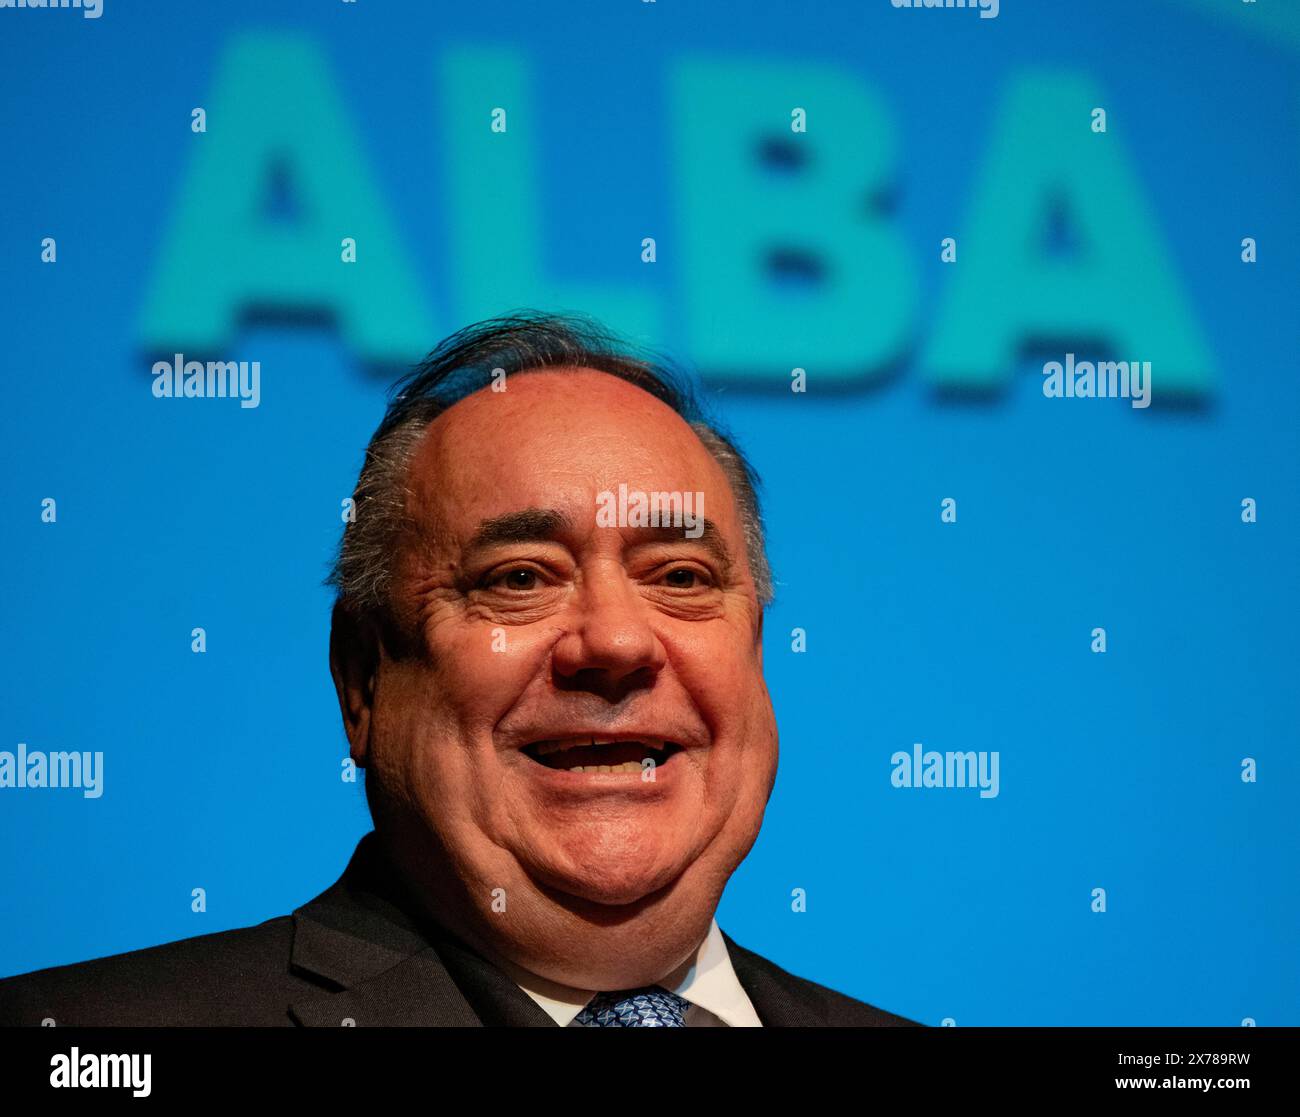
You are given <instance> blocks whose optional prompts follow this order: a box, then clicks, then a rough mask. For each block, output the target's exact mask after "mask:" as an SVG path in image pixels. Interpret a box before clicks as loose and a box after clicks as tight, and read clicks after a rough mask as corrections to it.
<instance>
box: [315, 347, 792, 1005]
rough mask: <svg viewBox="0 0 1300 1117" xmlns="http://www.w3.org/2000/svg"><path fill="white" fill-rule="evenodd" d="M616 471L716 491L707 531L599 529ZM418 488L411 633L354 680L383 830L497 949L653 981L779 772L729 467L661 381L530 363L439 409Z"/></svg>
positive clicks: (614, 983)
mask: <svg viewBox="0 0 1300 1117" xmlns="http://www.w3.org/2000/svg"><path fill="white" fill-rule="evenodd" d="M621 485H624V486H626V487H627V490H628V491H629V493H636V492H638V491H639V492H643V493H647V494H649V493H652V492H656V493H680V494H690V498H691V499H692V500H693V501H696V500H698V499H699V498H698V497H696V495H695V494H700V493H702V494H703V498H702V508H699V507H696V506H695V505H692V506H691V508H692V511H694V512H699V513H702V515H703V517H704V519H705V520H706V521H707V523H706V524H705V525H704V530H703V532H700V531H699V530H698V528H697V529H696V530H695V531H693V532H690V533H689V534H690V535H697V536H698V537H697V538H689V537H688V532H687V531H685V530H684V529H683V528H682V527H677V528H676V529H675V530H663V529H659V530H656V529H654V528H645V527H633V526H602V525H605V524H608V520H607V519H606V518H605V517H603V516H602V517H600V518H599V519H598V511H599V510H600V508H601V503H600V494H602V493H614V494H617V493H618V492H619V489H620V486H621ZM410 489H411V494H412V497H411V502H410V504H409V511H410V513H411V516H412V519H413V521H414V523H415V524H416V525H417V530H418V536H419V537H418V539H417V540H414V541H412V542H410V543H409V544H408V545H407V546H406V547H405V548H404V549H403V551H402V553H401V555H400V558H399V560H398V562H397V569H396V574H395V577H394V584H393V588H392V595H391V596H392V606H393V613H394V615H395V616H396V618H397V622H398V625H399V627H400V628H401V629H402V630H403V631H404V632H406V633H407V634H408V639H409V642H410V646H409V649H407V651H405V652H404V653H403V654H401V655H398V656H394V655H392V654H391V653H390V652H389V651H388V650H383V649H381V650H380V651H379V653H378V656H377V659H376V661H375V663H374V665H373V669H367V671H366V672H364V673H365V674H367V675H368V676H369V681H367V682H364V683H361V684H357V685H349V684H348V683H347V682H346V681H344V682H341V683H340V689H341V696H342V699H343V704H344V714H345V720H346V721H347V723H348V730H349V736H350V738H351V740H352V746H353V756H354V757H355V758H356V759H357V761H358V763H361V764H364V765H366V766H367V768H368V769H369V772H368V777H367V778H368V788H369V791H370V793H371V802H372V807H373V808H374V810H375V815H376V824H377V827H378V829H379V831H380V834H381V836H383V837H384V839H385V842H386V844H387V845H388V847H389V848H390V851H391V852H392V854H393V856H394V857H395V858H396V859H397V860H398V861H399V863H400V864H401V866H402V868H403V869H404V870H405V873H406V875H407V876H408V877H410V878H412V879H414V880H415V881H417V882H418V889H419V891H420V893H421V895H422V896H423V898H424V899H425V901H426V903H427V905H428V908H429V910H430V912H432V913H433V914H434V915H435V917H436V918H438V919H439V920H441V921H442V922H444V923H445V924H447V925H449V926H450V927H451V929H452V930H453V931H455V932H457V933H458V934H459V935H460V936H461V937H462V938H464V939H465V940H466V941H468V942H470V943H471V944H472V945H474V946H476V947H477V948H478V949H480V950H481V951H483V952H485V953H487V954H488V955H489V956H497V957H500V958H505V959H506V960H508V961H510V962H513V963H515V964H517V965H521V966H523V967H525V968H527V969H529V970H531V971H532V972H534V973H538V974H540V975H542V976H544V977H547V978H549V979H551V980H554V981H559V982H562V983H565V984H569V985H576V986H579V987H582V988H591V989H616V988H628V987H633V986H635V985H638V984H642V983H648V982H653V981H656V980H658V978H660V977H661V976H663V974H664V973H666V972H667V971H668V970H670V969H671V968H673V967H675V966H676V965H677V964H678V963H680V962H681V961H683V960H684V959H685V958H686V957H687V956H688V955H689V954H690V953H691V951H693V950H694V948H695V946H696V945H697V944H698V943H699V941H700V939H701V938H702V937H703V936H704V934H705V932H706V931H707V929H708V923H709V920H710V918H711V917H712V914H713V912H714V909H715V907H716V904H717V901H718V898H719V896H720V895H721V892H722V889H723V887H724V886H725V884H726V882H727V879H728V877H729V876H730V875H731V873H732V871H733V870H734V869H735V867H736V865H737V864H738V863H739V862H740V861H741V860H742V859H743V858H744V856H745V854H746V853H748V851H749V849H750V847H751V846H752V844H753V842H754V839H755V838H756V836H757V834H758V830H759V826H760V824H761V822H762V817H763V810H764V807H765V805H766V803H767V799H768V796H769V794H770V792H771V789H772V784H773V781H774V779H775V773H776V760H777V735H776V725H775V720H774V717H773V712H772V706H771V702H770V699H769V697H768V693H767V689H766V686H765V684H764V681H763V673H762V650H761V642H760V637H761V630H762V625H761V616H762V614H761V610H760V607H759V604H758V600H757V595H756V590H755V585H754V581H753V577H752V575H751V571H750V569H749V565H748V562H747V559H746V550H745V537H744V530H743V525H742V523H741V520H740V515H739V511H738V509H737V506H736V501H735V499H734V497H733V495H732V491H731V487H730V485H729V483H728V481H727V478H726V475H725V474H724V472H723V471H722V469H721V467H720V466H719V465H718V463H717V462H716V461H715V460H714V458H713V457H712V456H711V455H710V453H709V452H708V450H707V449H706V448H705V447H704V445H703V444H702V443H701V442H700V441H699V439H698V438H697V437H696V435H695V433H694V432H693V431H692V430H691V429H690V427H689V426H688V425H687V424H686V422H685V421H684V420H683V419H682V418H681V417H680V416H678V415H677V414H676V413H675V412H673V411H672V409H671V408H669V407H667V406H666V405H664V404H663V403H661V402H659V401H658V400H656V399H655V398H654V397H652V396H650V395H649V394H648V393H646V392H643V391H642V390H640V389H638V388H636V387H634V386H632V385H630V384H628V383H626V382H624V381H621V380H619V379H617V378H616V377H613V376H610V375H607V374H605V373H602V372H597V371H594V370H580V371H566V372H564V373H560V372H556V371H542V372H529V373H526V374H518V375H516V376H514V377H512V378H511V379H510V380H509V383H508V388H507V390H506V391H505V392H492V391H490V390H483V391H480V392H477V393H475V394H474V395H471V396H469V397H467V398H466V399H464V400H462V401H460V402H459V403H457V404H456V405H455V406H453V407H452V408H450V409H449V410H448V411H446V412H445V413H444V414H443V415H441V416H440V417H439V418H438V419H437V420H435V421H434V422H433V423H432V424H431V425H430V427H429V429H428V431H427V433H426V435H425V437H424V439H423V441H422V443H421V445H420V448H419V449H418V451H417V452H416V455H415V459H414V461H413V464H412V467H411V474H410ZM348 675H351V676H352V677H355V676H356V672H355V670H352V671H348V670H345V671H343V672H342V674H340V672H339V669H338V668H337V667H336V678H344V677H345V676H348ZM647 761H648V762H649V763H647ZM601 768H612V769H614V770H612V771H602V770H599V769H601ZM592 769H596V770H592Z"/></svg>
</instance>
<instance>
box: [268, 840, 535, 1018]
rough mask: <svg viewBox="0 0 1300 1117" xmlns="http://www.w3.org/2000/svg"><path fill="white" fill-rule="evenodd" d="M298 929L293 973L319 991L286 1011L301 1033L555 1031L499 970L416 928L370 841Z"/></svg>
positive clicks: (302, 916)
mask: <svg viewBox="0 0 1300 1117" xmlns="http://www.w3.org/2000/svg"><path fill="white" fill-rule="evenodd" d="M293 920H294V933H293V946H292V949H291V954H290V967H291V968H292V970H293V972H294V973H296V974H298V975H299V976H303V977H308V978H310V979H311V980H312V981H313V982H314V983H315V984H316V985H317V986H318V987H319V988H318V990H316V991H311V992H307V993H305V994H304V995H303V996H301V997H299V998H297V999H296V1000H295V1001H294V1002H293V1004H292V1005H290V1006H289V1013H290V1015H291V1016H292V1017H293V1019H294V1020H296V1021H297V1022H298V1023H299V1024H301V1025H303V1026H304V1027H332V1028H337V1027H340V1026H348V1025H347V1023H346V1022H347V1021H351V1023H352V1025H354V1026H356V1027H375V1026H381V1027H453V1028H454V1027H461V1028H464V1027H481V1026H483V1025H485V1024H486V1025H510V1026H515V1027H546V1026H550V1027H554V1026H555V1022H554V1021H553V1020H552V1019H551V1018H550V1017H549V1016H548V1015H547V1014H546V1013H545V1011H543V1010H542V1008H541V1007H540V1006H539V1005H538V1004H537V1003H536V1002H535V1001H534V1000H533V999H532V998H531V997H529V996H528V994H527V993H525V992H524V991H523V990H522V989H520V988H519V986H518V985H516V984H515V983H514V982H513V981H512V980H511V979H510V978H509V977H507V976H506V975H505V974H504V973H502V972H501V971H500V970H498V969H497V968H496V967H495V966H492V965H491V964H490V963H488V962H487V961H485V960H484V959H482V958H480V957H479V956H478V955H476V954H475V953H473V951H471V950H469V949H468V948H467V947H465V946H464V945H462V944H461V943H459V942H457V941H455V940H454V939H452V938H450V937H449V936H447V935H446V934H445V932H443V931H442V929H441V928H437V927H431V926H427V925H426V926H417V924H416V923H415V922H414V921H413V920H412V919H411V917H410V916H409V915H408V914H407V913H406V911H405V910H404V906H403V904H402V900H401V897H400V894H399V893H398V892H397V890H396V889H395V888H394V887H393V880H392V878H391V876H390V875H389V874H388V872H387V870H386V866H385V865H384V863H383V860H382V855H381V854H380V852H379V850H378V847H377V843H376V842H375V839H374V835H373V834H368V835H366V837H364V838H362V839H361V842H360V843H359V844H358V846H357V849H356V852H355V853H354V854H353V855H352V859H351V861H349V863H348V867H347V869H346V870H344V873H343V876H342V877H341V878H340V879H339V880H338V881H337V882H336V883H335V884H334V885H332V886H331V887H330V888H329V889H327V890H326V891H325V892H323V893H322V894H321V895H320V896H318V897H316V899H314V900H312V901H311V902H310V903H308V904H304V905H303V906H302V907H301V908H299V909H298V910H297V911H295V912H294V913H293Z"/></svg>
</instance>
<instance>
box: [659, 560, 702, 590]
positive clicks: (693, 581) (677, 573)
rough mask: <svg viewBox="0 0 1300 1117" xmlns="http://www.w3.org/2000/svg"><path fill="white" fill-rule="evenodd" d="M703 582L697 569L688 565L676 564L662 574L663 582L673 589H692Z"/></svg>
mask: <svg viewBox="0 0 1300 1117" xmlns="http://www.w3.org/2000/svg"><path fill="white" fill-rule="evenodd" d="M703 583H704V578H703V577H702V576H701V574H700V572H699V571H698V570H692V569H691V568H690V567H689V566H677V567H674V568H673V569H672V570H670V571H668V573H667V574H665V575H664V584H665V585H667V586H671V587H672V588H673V589H675V590H693V589H695V588H696V587H697V586H699V585H702V584H703Z"/></svg>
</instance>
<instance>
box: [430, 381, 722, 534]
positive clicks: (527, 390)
mask: <svg viewBox="0 0 1300 1117" xmlns="http://www.w3.org/2000/svg"><path fill="white" fill-rule="evenodd" d="M410 481H411V489H412V495H413V497H414V498H415V500H416V506H415V508H414V509H413V510H414V511H416V512H417V513H419V514H423V515H436V517H437V518H438V519H439V520H442V521H443V526H444V527H445V528H450V529H451V530H452V531H453V532H454V533H455V534H457V535H461V534H463V533H464V532H466V531H469V532H474V531H476V530H477V529H478V526H479V524H480V523H481V522H483V521H486V520H490V519H493V518H495V517H498V516H502V515H507V514H510V513H514V512H519V511H523V510H526V509H530V508H531V509H539V508H540V509H554V510H557V511H559V512H561V513H562V514H563V515H565V516H567V517H569V518H570V519H571V520H575V521H579V522H580V521H582V520H587V519H590V518H591V517H593V516H594V515H595V513H596V510H597V506H598V502H599V497H600V495H601V494H602V493H617V492H618V491H619V490H620V488H623V489H626V490H627V491H628V492H630V493H633V494H635V493H638V492H644V493H645V494H646V495H647V498H649V497H652V496H653V495H654V494H659V496H660V497H662V498H664V499H671V498H672V494H682V495H683V496H684V495H685V494H687V493H690V494H691V495H692V497H695V494H698V493H704V494H705V496H706V498H708V499H709V503H710V505H711V507H710V509H709V515H710V517H711V518H712V519H715V520H717V519H719V517H723V518H725V517H726V516H727V510H728V508H729V506H730V504H731V492H730V486H729V484H728V482H727V479H726V476H725V474H724V473H723V472H722V469H721V467H720V466H719V465H718V463H717V462H716V461H715V460H714V458H713V456H712V455H711V454H710V453H709V451H708V449H707V448H706V447H705V446H704V445H703V443H701V442H700V440H699V438H698V437H697V436H696V434H695V432H694V431H693V430H692V429H691V428H690V426H689V425H688V424H687V423H686V421H685V420H684V419H683V418H682V417H681V416H680V415H678V414H677V413H676V412H674V411H673V410H672V409H671V408H670V407H668V406H667V405H666V404H664V403H662V402H661V401H659V400H657V399H655V398H654V397H653V396H651V395H650V394H649V393H647V392H644V391H642V390H641V389H639V388H637V387H635V386H634V385H631V384H628V383H626V382H624V381H621V380H619V379H618V378H617V377H614V376H610V375H608V374H606V373H600V372H595V371H593V370H581V371H574V372H566V373H559V372H556V371H551V370H548V371H544V372H535V373H527V374H518V375H516V376H515V377H514V378H512V379H510V380H508V381H507V385H506V390H505V391H504V392H492V391H491V389H490V388H488V389H482V390H480V391H479V392H476V393H474V394H473V395H472V396H468V397H466V398H465V399H464V400H461V401H460V402H458V403H457V404H455V405H454V406H453V407H451V408H449V409H448V410H447V411H446V412H444V413H443V414H442V415H440V416H439V417H438V418H437V419H435V420H434V422H433V423H431V424H430V426H429V428H428V429H427V431H426V432H425V437H424V439H423V440H422V442H421V445H420V447H419V449H418V450H417V452H416V455H415V459H414V461H413V462H412V466H411V478H410ZM696 502H697V503H698V497H696ZM724 526H726V525H724Z"/></svg>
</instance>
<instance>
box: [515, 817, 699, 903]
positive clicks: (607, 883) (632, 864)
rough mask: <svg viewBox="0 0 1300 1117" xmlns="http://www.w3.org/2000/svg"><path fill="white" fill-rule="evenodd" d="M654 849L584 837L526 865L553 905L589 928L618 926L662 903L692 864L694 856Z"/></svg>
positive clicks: (561, 844) (563, 843) (641, 844)
mask: <svg viewBox="0 0 1300 1117" xmlns="http://www.w3.org/2000/svg"><path fill="white" fill-rule="evenodd" d="M670 840H673V841H674V842H675V841H679V840H680V839H679V838H678V837H677V836H676V835H672V837H671V839H670ZM657 845H658V843H655V844H654V845H652V844H649V843H647V842H645V841H644V840H642V841H640V842H636V843H635V844H631V845H628V844H624V845H623V847H622V848H618V845H617V844H616V843H602V842H595V843H593V842H592V834H591V833H590V831H588V832H587V833H584V834H582V835H580V836H578V840H576V841H573V842H566V841H564V840H563V839H562V838H561V839H559V840H555V841H553V842H552V844H551V846H550V848H551V850H552V851H553V852H552V854H551V856H549V857H546V858H544V859H540V860H534V859H531V858H529V859H525V861H524V864H525V870H526V871H527V872H528V874H529V876H531V877H532V879H533V881H534V883H535V884H537V886H538V887H539V889H540V890H541V891H542V892H543V893H544V894H546V895H547V897H548V898H549V899H550V900H552V901H553V902H555V903H557V904H560V905H561V906H563V907H567V908H569V909H570V910H571V911H573V912H574V914H576V915H580V916H583V917H584V918H587V919H590V920H592V921H593V922H601V923H603V922H610V923H616V922H619V921H620V920H622V919H626V918H631V917H633V916H635V915H636V914H637V912H638V910H639V909H640V908H642V907H645V906H646V905H647V904H650V903H653V902H654V901H655V900H656V899H658V898H660V896H661V895H662V893H663V892H664V891H665V890H667V889H668V888H670V887H671V886H672V884H673V883H674V882H675V881H676V880H677V879H678V878H679V877H680V876H681V875H682V873H683V872H684V871H685V870H686V869H687V868H688V867H689V866H690V864H691V862H692V861H693V859H694V854H695V851H694V850H689V849H681V848H671V847H670V848H656V847H657Z"/></svg>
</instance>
